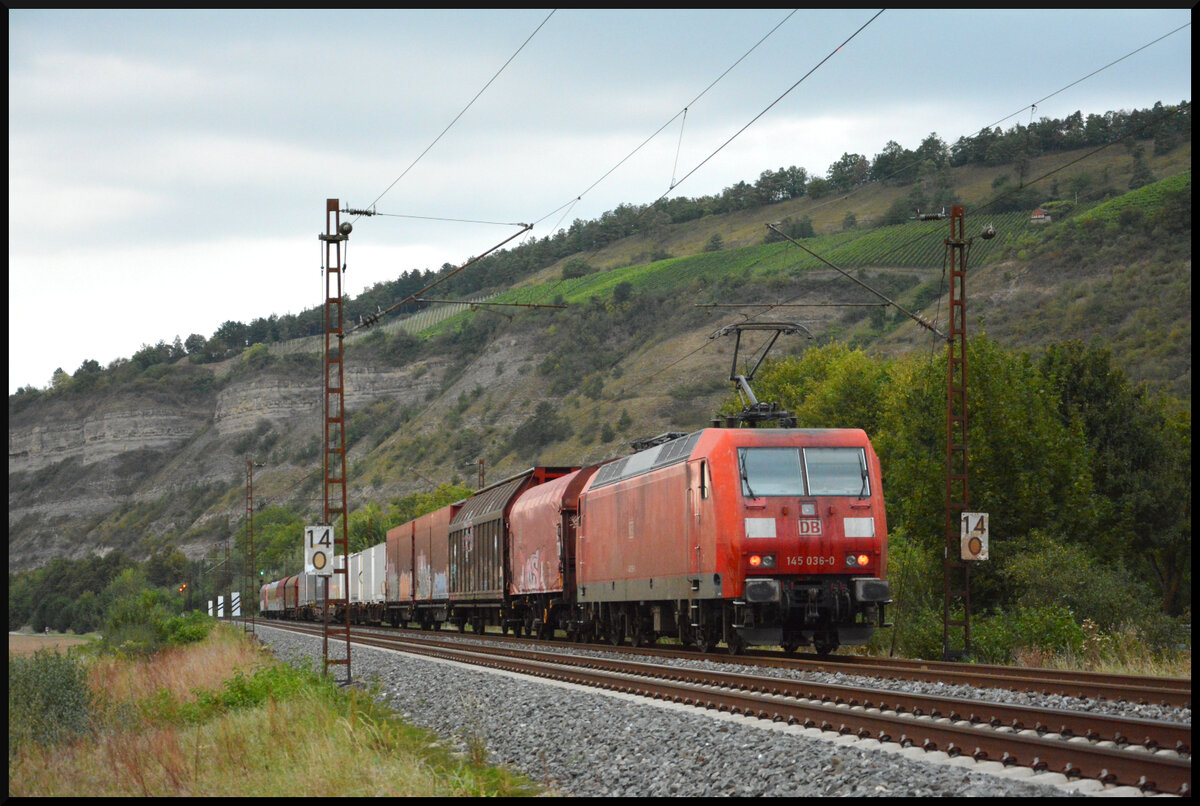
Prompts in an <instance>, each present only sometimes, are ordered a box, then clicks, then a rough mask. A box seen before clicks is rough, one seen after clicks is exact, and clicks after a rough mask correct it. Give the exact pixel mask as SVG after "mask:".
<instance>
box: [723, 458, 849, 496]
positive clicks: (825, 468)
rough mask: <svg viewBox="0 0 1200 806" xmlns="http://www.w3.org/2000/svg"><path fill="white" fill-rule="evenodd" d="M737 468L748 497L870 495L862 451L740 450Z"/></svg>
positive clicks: (743, 492) (744, 493) (744, 492)
mask: <svg viewBox="0 0 1200 806" xmlns="http://www.w3.org/2000/svg"><path fill="white" fill-rule="evenodd" d="M802 456H803V461H801V457H802ZM738 469H739V472H740V473H741V477H742V495H744V496H746V497H747V498H758V497H761V496H779V495H793V496H802V495H855V496H858V497H859V498H866V497H867V496H869V495H870V494H871V485H870V481H869V480H868V478H867V457H866V455H865V453H864V451H863V449H862V448H804V449H803V450H801V449H797V448H739V449H738Z"/></svg>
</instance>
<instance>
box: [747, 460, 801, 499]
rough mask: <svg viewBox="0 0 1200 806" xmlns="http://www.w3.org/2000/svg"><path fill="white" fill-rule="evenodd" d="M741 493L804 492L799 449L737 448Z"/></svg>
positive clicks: (774, 493) (757, 496) (758, 494)
mask: <svg viewBox="0 0 1200 806" xmlns="http://www.w3.org/2000/svg"><path fill="white" fill-rule="evenodd" d="M738 472H739V473H740V474H741V477H742V495H744V496H746V497H747V498H759V497H761V496H767V495H804V478H803V477H802V476H801V475H800V452H799V451H798V450H796V449H795V448H738Z"/></svg>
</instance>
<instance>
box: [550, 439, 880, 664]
mask: <svg viewBox="0 0 1200 806" xmlns="http://www.w3.org/2000/svg"><path fill="white" fill-rule="evenodd" d="M671 436H674V435H671ZM575 559H576V584H577V586H578V589H577V600H578V602H579V605H580V607H579V621H578V622H577V623H575V624H573V625H571V628H572V629H574V630H577V631H579V632H580V633H581V634H584V635H592V636H596V637H603V638H606V639H607V640H609V641H610V642H612V643H614V644H616V643H620V642H621V641H623V640H625V639H626V638H628V639H629V640H630V641H631V642H633V643H634V644H640V643H648V642H651V641H653V640H655V639H656V638H658V637H659V636H664V635H666V636H675V637H678V638H679V639H680V640H681V641H682V642H683V643H685V644H688V645H697V646H700V647H701V648H702V649H704V650H706V651H708V650H711V649H712V648H713V647H714V646H715V645H716V643H717V642H718V641H721V640H724V641H725V643H726V645H727V646H728V648H729V650H730V651H731V652H734V653H737V652H740V651H741V650H742V649H743V648H744V647H745V646H748V645H755V644H758V645H780V646H783V647H784V648H785V649H787V650H789V651H791V650H795V649H796V648H797V647H799V646H801V645H807V644H810V643H811V644H813V645H814V646H815V648H816V650H817V651H818V652H821V653H828V652H831V651H833V650H834V649H836V648H837V647H838V646H839V645H841V644H862V643H865V642H866V641H867V639H868V638H869V637H870V636H871V634H872V632H873V631H874V629H875V627H877V626H884V606H885V605H886V604H887V603H888V602H889V601H890V597H889V593H890V591H889V584H888V582H887V581H886V579H885V578H884V577H885V574H886V570H887V523H886V519H885V514H884V505H883V493H882V487H881V484H880V469H879V460H878V458H877V457H876V455H875V451H874V450H873V449H872V447H871V443H870V441H869V440H868V439H867V436H866V434H865V433H864V432H863V431H861V430H859V429H797V428H776V429H757V428H708V429H703V430H700V431H696V432H695V433H692V434H690V435H686V436H677V437H675V438H673V439H669V440H665V441H663V442H662V444H658V445H655V446H653V447H651V448H648V449H646V450H643V451H639V452H638V453H634V454H632V455H630V456H627V457H625V458H623V459H620V460H618V461H615V462H611V463H609V464H606V465H604V466H602V467H601V468H600V469H599V472H597V473H596V474H595V476H593V478H592V480H591V482H590V484H589V485H588V486H587V487H586V488H585V489H584V490H583V492H582V494H581V496H580V528H579V533H578V536H577V548H576V558H575Z"/></svg>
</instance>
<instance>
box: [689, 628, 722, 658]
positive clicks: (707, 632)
mask: <svg viewBox="0 0 1200 806" xmlns="http://www.w3.org/2000/svg"><path fill="white" fill-rule="evenodd" d="M695 638H696V648H697V649H699V650H700V651H701V652H703V653H705V654H707V653H709V652H712V651H713V650H714V649H716V648H717V641H718V640H720V639H719V638H718V637H717V632H716V630H714V629H713V628H712V627H709V626H701V627H697V628H696V629H695Z"/></svg>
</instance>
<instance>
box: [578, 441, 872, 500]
mask: <svg viewBox="0 0 1200 806" xmlns="http://www.w3.org/2000/svg"><path fill="white" fill-rule="evenodd" d="M708 431H719V432H721V433H722V434H727V435H735V436H748V435H751V434H754V435H756V436H757V435H762V434H768V433H784V432H786V433H787V434H788V435H791V436H793V437H794V436H797V435H806V436H814V437H815V436H820V435H828V434H832V433H835V432H843V433H851V432H858V433H860V434H861V433H862V432H861V430H860V429H855V428H788V429H776V428H766V429H761V428H702V429H700V430H699V431H693V432H692V433H690V434H685V435H684V436H681V437H677V438H676V439H673V440H670V441H667V442H664V443H662V444H660V445H655V446H654V447H652V448H647V449H646V450H644V451H638V452H637V453H631V454H630V455H629V456H626V457H623V458H621V459H616V460H614V461H612V462H609V463H608V464H606V465H602V466H601V467H600V470H599V471H598V472H597V473H596V477H595V479H594V480H593V481H592V484H591V487H590V489H593V490H594V489H596V488H598V487H605V486H607V485H609V484H616V483H617V482H618V481H624V480H625V479H629V478H633V477H634V476H639V475H641V474H642V473H649V472H650V471H652V470H658V469H659V468H660V467H667V466H668V465H673V464H676V463H678V462H683V461H686V460H687V459H688V458H689V457H690V456H691V455H692V452H693V451H694V450H695V448H696V445H697V444H698V443H699V442H700V438H701V437H702V436H704V434H705V433H706V432H708ZM863 438H864V439H865V434H864V435H863Z"/></svg>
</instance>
